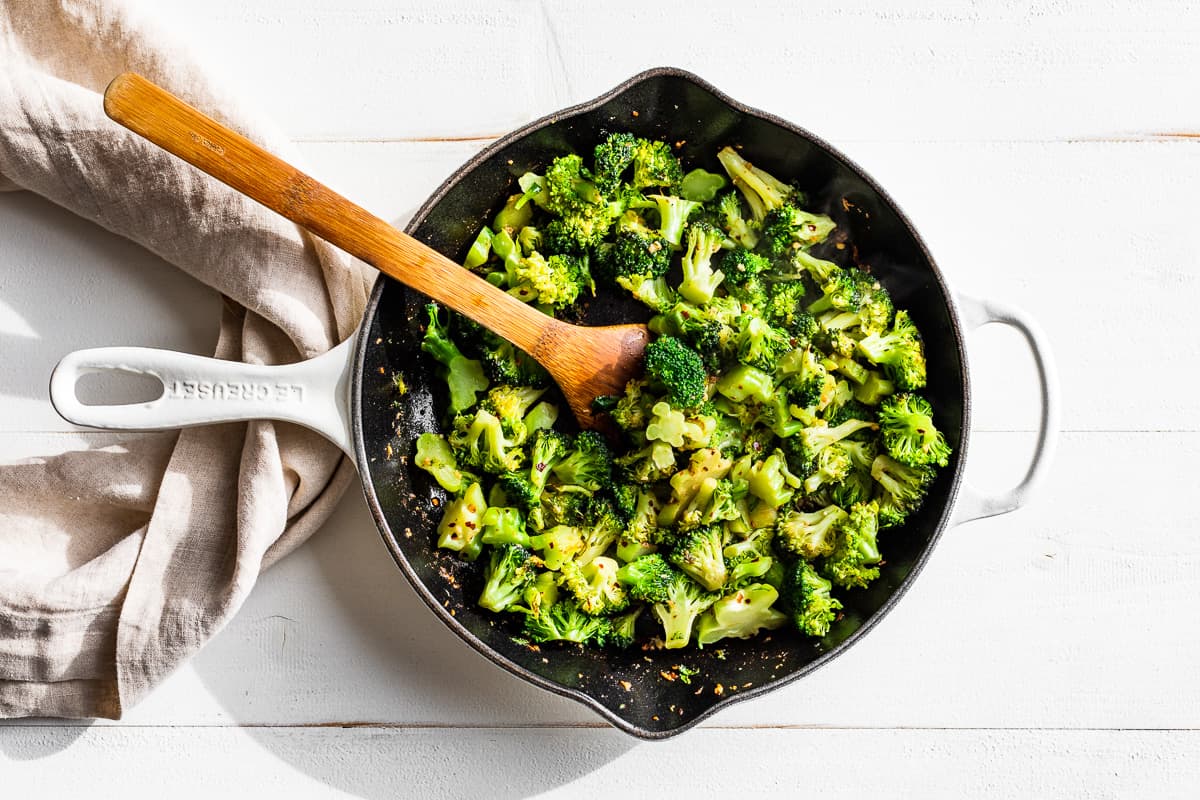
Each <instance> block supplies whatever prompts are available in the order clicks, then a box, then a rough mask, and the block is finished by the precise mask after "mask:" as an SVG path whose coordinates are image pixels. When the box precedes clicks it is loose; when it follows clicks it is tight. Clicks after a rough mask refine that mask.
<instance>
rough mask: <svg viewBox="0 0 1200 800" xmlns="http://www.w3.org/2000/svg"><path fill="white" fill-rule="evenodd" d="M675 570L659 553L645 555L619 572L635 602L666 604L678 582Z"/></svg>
mask: <svg viewBox="0 0 1200 800" xmlns="http://www.w3.org/2000/svg"><path fill="white" fill-rule="evenodd" d="M677 575H678V573H676V571H675V569H674V568H673V567H672V566H671V565H670V564H668V563H667V561H666V559H664V558H663V557H662V556H660V555H659V554H658V553H650V554H649V555H644V556H642V557H641V558H638V559H636V560H634V561H630V562H629V563H628V564H626V565H625V566H623V567H621V568H620V569H618V570H617V580H619V581H620V582H621V583H622V584H623V585H624V586H625V587H626V589H627V590H628V591H629V596H630V597H632V598H633V599H634V600H642V601H644V602H647V603H665V602H667V600H668V592H669V591H670V589H671V586H672V584H673V583H674V582H675V580H676V576H677Z"/></svg>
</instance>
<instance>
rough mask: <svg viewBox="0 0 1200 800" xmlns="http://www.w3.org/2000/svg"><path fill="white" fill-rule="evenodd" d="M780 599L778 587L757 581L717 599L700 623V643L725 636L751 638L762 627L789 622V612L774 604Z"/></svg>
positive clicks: (698, 643)
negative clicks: (779, 608)
mask: <svg viewBox="0 0 1200 800" xmlns="http://www.w3.org/2000/svg"><path fill="white" fill-rule="evenodd" d="M778 599H779V592H777V591H776V590H775V587H773V586H768V585H766V584H764V583H755V584H751V585H750V586H746V587H745V588H743V589H738V590H737V591H736V592H733V593H731V594H727V595H725V596H724V597H722V598H721V599H720V600H717V601H716V602H715V603H713V604H712V605H711V606H709V608H708V610H707V611H705V612H704V614H703V615H701V617H700V620H699V621H698V622H697V623H696V644H697V645H698V646H700V647H704V645H706V644H712V643H713V642H716V641H720V640H721V639H749V638H750V637H751V636H753V635H754V634H756V633H758V632H759V631H761V630H774V629H776V628H779V627H782V626H783V625H786V624H787V619H788V618H787V615H786V614H784V613H782V612H780V611H776V610H775V609H774V608H772V607H771V606H772V605H774V603H775V601H776V600H778Z"/></svg>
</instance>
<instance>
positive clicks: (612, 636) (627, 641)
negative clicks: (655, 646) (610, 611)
mask: <svg viewBox="0 0 1200 800" xmlns="http://www.w3.org/2000/svg"><path fill="white" fill-rule="evenodd" d="M641 613H642V609H641V606H639V607H637V608H635V609H634V610H633V611H629V612H627V613H625V614H621V615H620V616H616V617H613V618H612V619H610V620H608V631H607V633H606V635H605V637H604V644H606V645H609V646H611V647H619V648H626V647H629V646H630V645H632V644H633V640H634V636H635V632H636V629H637V619H638V616H639V615H640V614H641Z"/></svg>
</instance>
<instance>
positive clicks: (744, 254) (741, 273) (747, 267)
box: [721, 247, 771, 286]
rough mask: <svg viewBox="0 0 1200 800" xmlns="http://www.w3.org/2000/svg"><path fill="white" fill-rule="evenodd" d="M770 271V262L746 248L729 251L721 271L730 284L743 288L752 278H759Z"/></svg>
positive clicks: (723, 260)
mask: <svg viewBox="0 0 1200 800" xmlns="http://www.w3.org/2000/svg"><path fill="white" fill-rule="evenodd" d="M770 269H771V262H770V261H768V260H767V259H766V258H765V257H763V256H760V255H758V254H757V253H754V252H752V251H750V250H747V249H746V248H744V247H738V248H736V249H734V250H731V251H729V252H728V253H726V254H725V257H724V258H723V259H721V271H722V272H724V273H725V277H726V278H728V282H729V283H730V284H733V285H734V286H741V285H743V284H745V283H746V281H748V280H750V279H751V278H756V277H759V276H761V275H762V274H763V273H765V272H768V271H769V270H770Z"/></svg>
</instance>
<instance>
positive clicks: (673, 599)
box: [654, 572, 717, 650]
mask: <svg viewBox="0 0 1200 800" xmlns="http://www.w3.org/2000/svg"><path fill="white" fill-rule="evenodd" d="M716 600H717V595H716V594H714V593H712V592H707V591H705V590H704V589H703V588H702V587H701V586H700V584H698V583H696V582H695V581H693V580H692V579H691V578H689V577H688V576H687V575H684V574H683V573H681V572H676V573H675V574H674V576H673V579H672V581H671V584H670V586H668V587H667V590H666V599H665V600H663V601H661V602H658V603H655V604H654V615H655V616H656V617H658V620H659V622H661V623H662V626H663V642H664V645H665V646H666V648H667V649H668V650H675V649H678V648H680V647H687V644H688V642H689V641H691V638H692V625H693V624H694V623H695V621H696V617H698V616H699V615H700V614H702V613H704V612H705V611H706V610H707V609H708V607H709V606H711V605H712V604H713V603H714V602H716Z"/></svg>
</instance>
